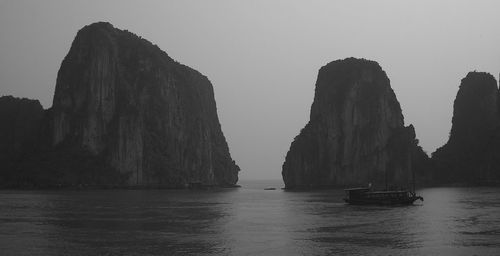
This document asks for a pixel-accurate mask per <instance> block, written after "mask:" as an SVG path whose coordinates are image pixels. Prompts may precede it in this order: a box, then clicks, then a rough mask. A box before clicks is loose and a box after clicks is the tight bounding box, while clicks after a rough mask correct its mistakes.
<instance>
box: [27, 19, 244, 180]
mask: <svg viewBox="0 0 500 256" xmlns="http://www.w3.org/2000/svg"><path fill="white" fill-rule="evenodd" d="M40 130H41V132H42V133H43V134H44V136H42V137H41V141H42V142H41V144H42V145H43V146H42V147H41V148H42V149H41V150H40V151H39V152H38V153H37V154H35V155H32V156H31V158H30V159H28V160H27V161H25V162H26V163H25V164H24V165H23V166H20V167H19V168H20V169H37V170H36V171H33V173H35V172H36V173H46V174H47V175H48V176H49V177H48V178H47V177H45V178H44V179H42V178H38V181H37V182H41V183H55V184H63V185H71V184H103V183H104V184H110V183H111V184H126V185H145V186H162V187H182V186H185V185H186V184H188V183H194V182H195V183H202V184H204V185H218V186H232V185H235V184H236V182H237V180H238V171H239V167H238V166H237V165H236V164H235V162H234V161H233V160H232V159H231V156H230V154H229V149H228V145H227V143H226V139H225V138H224V135H223V133H222V131H221V127H220V123H219V119H218V116H217V109H216V103H215V99H214V92H213V88H212V85H211V83H210V81H209V80H208V78H207V77H205V76H204V75H202V74H200V73H199V72H198V71H196V70H194V69H191V68H189V67H187V66H184V65H182V64H179V63H178V62H176V61H174V60H173V59H172V58H170V57H169V56H168V55H167V54H166V53H165V52H163V51H162V50H161V49H159V48H158V47H157V46H156V45H153V44H151V43H150V42H148V41H147V40H145V39H142V38H140V37H138V36H136V35H134V34H132V33H130V32H128V31H123V30H120V29H116V28H114V27H113V26H112V25H111V24H109V23H104V22H100V23H94V24H91V25H88V26H86V27H84V28H82V29H81V30H80V31H79V32H78V33H77V35H76V37H75V39H74V41H73V43H72V45H71V49H70V51H69V53H68V54H67V55H66V57H65V58H64V60H63V62H62V64H61V67H60V70H59V73H58V76H57V82H56V89H55V95H54V100H53V106H52V108H51V109H49V110H48V111H47V117H46V118H45V120H44V123H43V124H42V126H41V128H40ZM40 179H42V181H39V180H40Z"/></svg>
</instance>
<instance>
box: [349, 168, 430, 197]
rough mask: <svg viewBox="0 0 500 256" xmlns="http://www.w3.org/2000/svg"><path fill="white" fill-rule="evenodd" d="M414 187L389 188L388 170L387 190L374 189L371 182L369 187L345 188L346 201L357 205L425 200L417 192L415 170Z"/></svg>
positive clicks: (413, 174)
mask: <svg viewBox="0 0 500 256" xmlns="http://www.w3.org/2000/svg"><path fill="white" fill-rule="evenodd" d="M412 185H413V186H412V189H411V190H407V189H394V190H389V189H388V182H387V170H386V172H385V190H380V191H374V190H372V185H371V183H369V184H368V187H358V188H349V189H345V190H344V191H345V195H346V197H345V198H344V201H345V202H346V203H348V204H357V205H410V204H413V203H414V202H415V201H417V200H420V201H422V202H423V201H424V198H423V197H421V196H417V194H416V193H415V172H412Z"/></svg>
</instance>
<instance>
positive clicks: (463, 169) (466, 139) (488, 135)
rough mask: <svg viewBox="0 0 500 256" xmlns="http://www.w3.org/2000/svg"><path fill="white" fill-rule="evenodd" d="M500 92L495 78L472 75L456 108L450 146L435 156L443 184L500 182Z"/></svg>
mask: <svg viewBox="0 0 500 256" xmlns="http://www.w3.org/2000/svg"><path fill="white" fill-rule="evenodd" d="M499 96H500V93H499V90H498V87H497V82H496V80H495V78H494V77H493V76H492V75H490V74H488V73H484V72H470V73H468V74H467V76H466V77H465V78H463V79H462V81H461V84H460V87H459V90H458V93H457V96H456V98H455V102H454V104H453V119H452V128H451V131H450V136H449V139H448V142H447V143H446V144H445V145H444V146H442V147H441V148H439V149H437V150H436V151H435V152H434V153H433V154H432V161H433V163H434V164H435V169H436V170H435V172H436V179H437V180H438V181H439V182H441V183H461V184H485V183H492V182H498V180H499V178H500V127H499V126H500V112H499V106H500V105H499V103H500V102H499Z"/></svg>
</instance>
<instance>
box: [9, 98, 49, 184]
mask: <svg viewBox="0 0 500 256" xmlns="http://www.w3.org/2000/svg"><path fill="white" fill-rule="evenodd" d="M43 114H44V112H43V108H42V105H40V102H38V100H29V99H19V98H14V97H12V96H3V97H0V184H6V183H8V182H9V181H10V180H12V178H13V177H15V176H17V175H18V173H16V172H15V171H16V170H15V168H14V167H15V166H16V165H17V164H18V163H19V161H21V160H22V159H23V157H24V156H25V155H27V154H30V153H31V152H33V150H35V147H34V146H35V144H36V141H37V138H38V127H39V126H40V121H41V120H42V118H43Z"/></svg>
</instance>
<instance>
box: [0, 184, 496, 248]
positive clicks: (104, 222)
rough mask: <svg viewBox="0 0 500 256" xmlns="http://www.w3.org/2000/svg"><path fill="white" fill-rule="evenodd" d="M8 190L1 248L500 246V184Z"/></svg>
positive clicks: (0, 213) (0, 195)
mask: <svg viewBox="0 0 500 256" xmlns="http://www.w3.org/2000/svg"><path fill="white" fill-rule="evenodd" d="M242 185H243V187H242V188H239V189H221V190H211V191H172V190H100V191H99V190H96V191H0V252H2V253H1V254H2V255H176V254H177V255H186V254H188V255H189V254H191V255H255V254H258V255H329V254H346V255H366V254H378V255H389V254H390V255H437V254H439V255H473V254H477V255H499V254H500V189H499V188H430V189H422V190H420V191H419V194H421V195H422V196H423V197H424V198H425V201H424V202H423V203H419V204H416V205H414V206H406V207H373V206H371V207H366V206H350V205H345V204H344V203H343V202H342V197H343V191H341V190H328V191H313V192H285V191H282V190H279V189H278V190H263V188H265V187H271V186H272V187H280V183H279V182H278V183H272V182H271V183H269V182H267V183H266V182H248V183H245V182H242Z"/></svg>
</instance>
